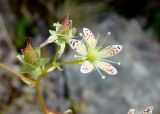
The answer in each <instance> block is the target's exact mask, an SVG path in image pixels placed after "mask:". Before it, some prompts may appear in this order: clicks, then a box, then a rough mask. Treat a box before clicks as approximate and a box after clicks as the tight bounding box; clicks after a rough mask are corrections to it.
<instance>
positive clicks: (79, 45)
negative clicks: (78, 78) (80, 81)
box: [69, 28, 123, 79]
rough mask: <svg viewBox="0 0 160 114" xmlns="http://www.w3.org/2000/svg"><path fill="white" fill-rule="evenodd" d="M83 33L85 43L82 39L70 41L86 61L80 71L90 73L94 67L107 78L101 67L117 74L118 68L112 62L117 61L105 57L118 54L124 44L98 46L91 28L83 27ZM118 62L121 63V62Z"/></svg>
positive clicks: (112, 73)
mask: <svg viewBox="0 0 160 114" xmlns="http://www.w3.org/2000/svg"><path fill="white" fill-rule="evenodd" d="M83 34H84V36H83V38H84V40H85V44H84V43H83V42H81V41H80V40H76V39H71V40H70V42H69V44H70V47H71V48H72V49H73V50H75V51H76V52H78V53H79V54H80V56H77V57H80V59H82V60H83V61H84V62H83V63H82V66H81V69H80V71H81V72H82V73H89V72H91V71H92V70H93V69H96V70H97V71H98V72H99V73H100V75H101V76H102V78H103V79H104V78H105V76H103V75H102V73H101V71H100V70H99V69H101V70H103V71H104V72H106V73H108V74H110V75H116V74H117V70H116V68H115V67H113V66H112V65H111V64H110V63H116V62H113V61H109V60H105V58H109V57H111V56H114V55H116V54H118V53H119V52H120V51H121V50H122V48H123V46H122V45H111V46H108V47H105V48H103V49H101V47H97V46H96V45H97V40H96V39H95V37H94V35H93V33H92V32H91V31H90V30H89V29H87V28H83ZM109 34H110V32H109V33H108V35H109ZM81 35H82V34H81ZM109 62H110V63H109ZM116 64H120V62H118V63H116Z"/></svg>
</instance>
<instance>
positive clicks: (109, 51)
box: [99, 45, 123, 58]
mask: <svg viewBox="0 0 160 114" xmlns="http://www.w3.org/2000/svg"><path fill="white" fill-rule="evenodd" d="M122 49H123V46H122V45H111V46H107V47H106V48H104V49H102V50H101V51H99V56H100V57H101V58H108V57H112V56H114V55H116V54H118V53H119V52H120V51H121V50H122Z"/></svg>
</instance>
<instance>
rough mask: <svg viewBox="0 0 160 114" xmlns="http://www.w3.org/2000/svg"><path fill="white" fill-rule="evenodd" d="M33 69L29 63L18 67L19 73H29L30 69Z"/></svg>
mask: <svg viewBox="0 0 160 114" xmlns="http://www.w3.org/2000/svg"><path fill="white" fill-rule="evenodd" d="M34 70H35V67H33V66H31V65H29V64H25V65H24V66H23V67H22V68H21V69H20V73H30V72H32V71H34Z"/></svg>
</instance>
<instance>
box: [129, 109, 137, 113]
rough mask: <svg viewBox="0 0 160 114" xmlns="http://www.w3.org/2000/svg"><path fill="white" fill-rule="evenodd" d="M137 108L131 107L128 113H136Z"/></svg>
mask: <svg viewBox="0 0 160 114" xmlns="http://www.w3.org/2000/svg"><path fill="white" fill-rule="evenodd" d="M135 113H136V110H135V109H129V111H128V114H135Z"/></svg>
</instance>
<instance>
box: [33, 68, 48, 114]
mask: <svg viewBox="0 0 160 114" xmlns="http://www.w3.org/2000/svg"><path fill="white" fill-rule="evenodd" d="M44 74H46V72H45V71H44V72H42V74H41V75H40V76H39V77H38V79H37V81H36V86H35V89H36V93H37V96H38V100H39V103H40V105H41V107H42V109H43V112H44V114H47V107H46V105H45V102H44V99H43V96H42V94H41V91H40V81H41V79H42V78H43V76H44Z"/></svg>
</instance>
